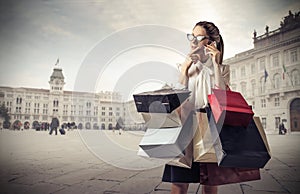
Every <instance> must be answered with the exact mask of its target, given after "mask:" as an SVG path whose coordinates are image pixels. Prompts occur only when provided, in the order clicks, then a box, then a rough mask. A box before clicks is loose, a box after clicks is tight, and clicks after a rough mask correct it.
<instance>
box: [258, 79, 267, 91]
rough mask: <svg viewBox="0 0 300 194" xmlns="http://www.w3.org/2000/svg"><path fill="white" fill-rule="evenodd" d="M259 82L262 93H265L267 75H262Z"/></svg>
mask: <svg viewBox="0 0 300 194" xmlns="http://www.w3.org/2000/svg"><path fill="white" fill-rule="evenodd" d="M259 82H260V88H259V89H260V92H261V93H265V91H266V83H265V77H264V76H262V77H261V78H260V80H259Z"/></svg>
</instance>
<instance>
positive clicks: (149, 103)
mask: <svg viewBox="0 0 300 194" xmlns="http://www.w3.org/2000/svg"><path fill="white" fill-rule="evenodd" d="M189 95H190V91H188V90H186V89H183V90H181V89H180V90H179V89H172V88H171V89H160V90H156V91H150V92H143V93H139V94H134V95H133V98H134V102H135V105H136V108H137V111H138V112H152V113H171V112H172V111H174V110H175V109H176V108H178V107H179V106H180V105H181V104H182V102H184V101H185V100H186V99H187V98H188V97H189Z"/></svg>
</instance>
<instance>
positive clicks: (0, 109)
mask: <svg viewBox="0 0 300 194" xmlns="http://www.w3.org/2000/svg"><path fill="white" fill-rule="evenodd" d="M0 117H1V118H3V119H4V122H3V128H9V127H10V116H9V114H8V109H7V108H6V107H5V106H4V104H2V105H1V106H0Z"/></svg>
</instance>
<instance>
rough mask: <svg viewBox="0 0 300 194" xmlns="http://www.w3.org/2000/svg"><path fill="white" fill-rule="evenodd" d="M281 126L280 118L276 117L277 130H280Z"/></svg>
mask: <svg viewBox="0 0 300 194" xmlns="http://www.w3.org/2000/svg"><path fill="white" fill-rule="evenodd" d="M279 124H280V117H275V128H276V129H278V128H279Z"/></svg>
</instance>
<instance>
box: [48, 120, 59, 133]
mask: <svg viewBox="0 0 300 194" xmlns="http://www.w3.org/2000/svg"><path fill="white" fill-rule="evenodd" d="M57 127H59V120H58V118H57V116H56V115H53V117H52V121H51V124H50V128H51V129H50V133H49V134H50V135H52V132H53V131H55V135H57Z"/></svg>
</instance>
